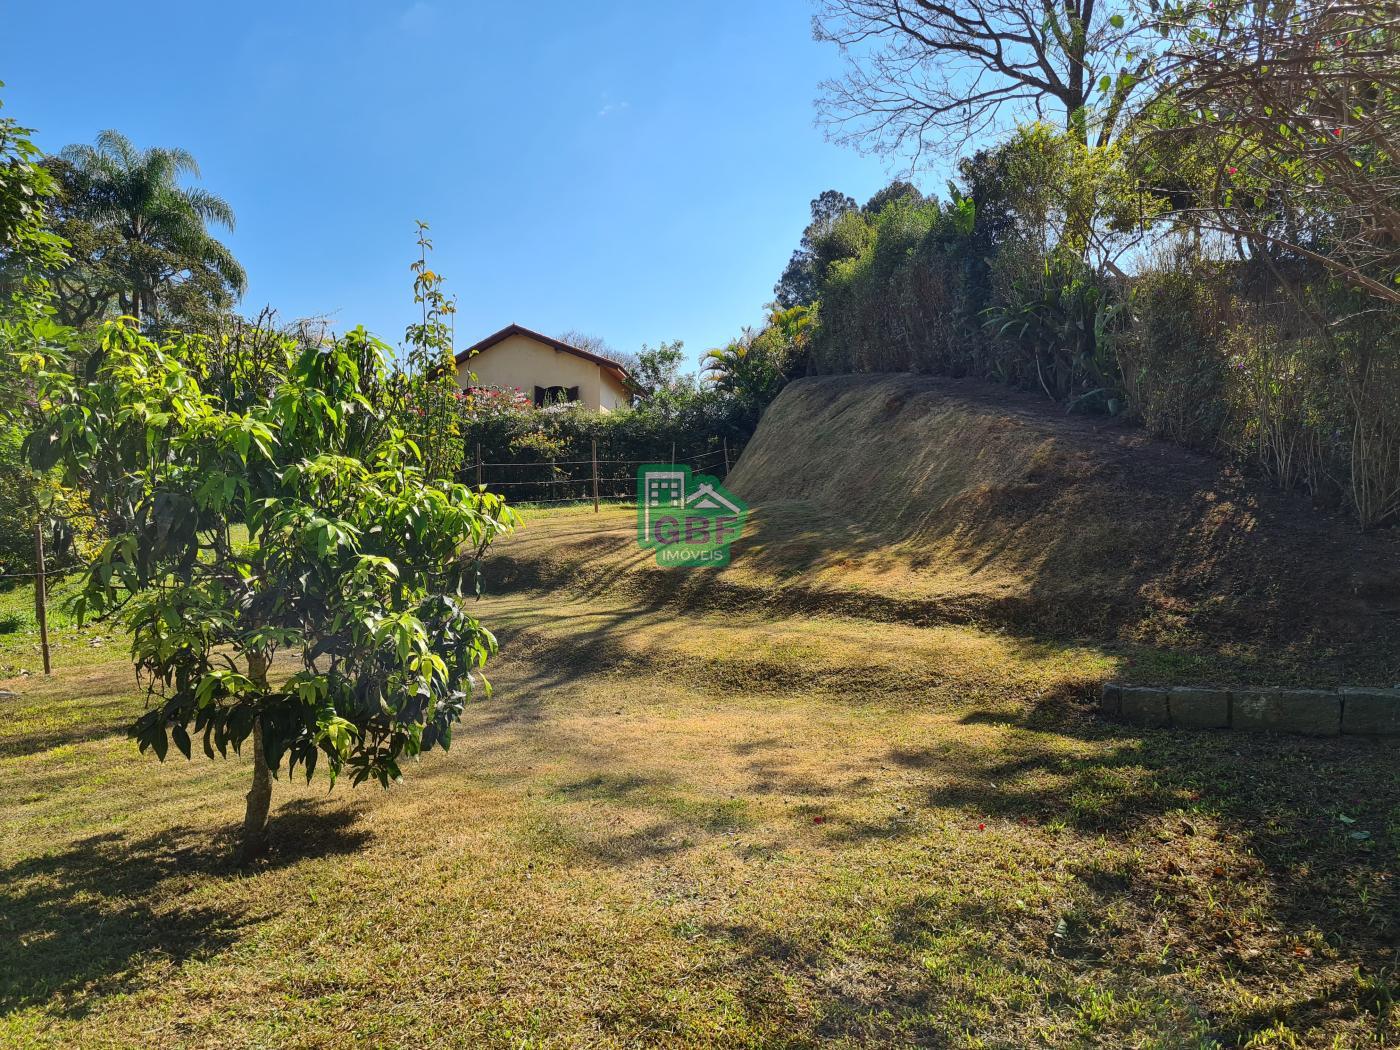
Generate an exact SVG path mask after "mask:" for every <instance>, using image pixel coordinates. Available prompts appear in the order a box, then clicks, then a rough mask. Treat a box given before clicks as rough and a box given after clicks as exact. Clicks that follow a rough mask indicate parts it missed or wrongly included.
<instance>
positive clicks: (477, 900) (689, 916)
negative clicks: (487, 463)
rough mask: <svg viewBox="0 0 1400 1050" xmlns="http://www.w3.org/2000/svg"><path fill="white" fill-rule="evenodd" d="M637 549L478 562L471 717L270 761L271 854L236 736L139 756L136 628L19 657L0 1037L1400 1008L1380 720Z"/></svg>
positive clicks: (1085, 1039)
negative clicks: (709, 593)
mask: <svg viewBox="0 0 1400 1050" xmlns="http://www.w3.org/2000/svg"><path fill="white" fill-rule="evenodd" d="M591 514H592V508H591V506H590V507H587V508H586V509H584V508H579V509H577V510H573V511H570V512H566V513H565V514H558V513H557V512H556V514H551V515H545V516H542V517H541V518H539V519H536V524H540V523H549V522H551V521H560V522H563V521H570V520H572V519H576V518H581V517H582V516H583V515H588V516H589V518H590V519H591ZM604 519H605V522H606V523H607V525H608V526H609V527H612V528H616V529H618V530H620V531H623V530H626V528H627V521H626V516H625V513H624V512H622V511H613V512H611V516H608V515H604ZM588 523H589V524H590V525H591V524H593V522H592V521H591V520H590V521H589V522H588ZM560 527H563V526H560ZM546 531H547V530H546ZM527 535H528V526H527V530H526V532H525V533H523V534H522V537H521V539H522V541H523V540H524V539H525V537H526V536H527ZM542 541H543V537H541V542H542ZM512 542H515V541H512ZM635 553H637V554H640V552H635ZM616 556H617V557H619V558H620V557H623V555H622V554H621V552H619V553H618V554H617V555H616ZM615 582H617V584H618V586H616V587H615V588H607V587H602V586H599V587H597V588H596V589H595V590H594V592H593V593H591V594H590V593H584V589H583V588H579V589H577V590H574V591H572V592H565V591H558V590H556V591H552V592H548V593H542V592H518V593H514V594H511V595H508V596H505V597H497V598H491V599H488V600H486V601H484V602H483V603H482V604H481V606H480V607H479V611H480V613H481V615H482V617H483V618H484V619H485V621H486V622H487V623H488V624H489V625H491V626H492V627H493V628H494V629H496V630H497V631H498V632H499V634H500V636H501V639H502V644H503V653H502V657H501V659H500V660H499V661H498V663H497V664H496V665H495V667H494V668H493V669H492V674H491V677H492V679H493V681H494V683H495V687H496V691H495V694H494V696H493V697H492V698H490V699H482V700H479V701H478V702H476V703H475V704H473V705H472V706H471V708H470V709H469V711H468V715H467V719H466V722H465V724H464V725H463V727H462V728H461V730H460V731H459V733H458V734H457V737H456V742H455V744H454V746H453V748H452V750H451V752H450V753H448V754H445V755H444V754H441V753H435V754H433V755H432V756H430V757H429V758H427V759H425V760H424V761H422V762H420V763H416V764H414V765H412V766H411V767H409V768H408V769H407V770H406V777H407V779H406V781H405V783H404V784H403V785H401V786H397V787H395V788H394V789H392V790H390V791H388V792H383V791H380V790H379V789H377V788H375V789H368V788H360V789H358V790H350V789H348V788H347V787H346V786H344V785H341V786H338V787H337V788H336V789H335V790H334V791H330V792H328V791H327V788H326V785H325V782H324V781H317V782H315V783H313V784H312V785H310V786H306V785H304V784H300V783H297V784H287V783H286V782H280V783H279V784H278V786H277V790H276V794H275V801H274V813H273V819H274V832H273V841H274V850H273V856H272V859H271V861H270V863H268V864H267V865H266V866H264V867H262V868H259V869H255V870H250V871H240V870H238V869H235V868H234V867H232V866H231V865H230V864H229V862H228V860H227V857H228V854H229V849H230V845H231V837H232V833H233V830H234V826H235V824H236V821H237V819H238V817H239V815H240V813H241V804H242V797H241V796H242V793H243V792H244V791H245V790H246V783H245V781H246V776H247V767H246V765H245V764H244V763H243V762H242V761H241V760H239V759H231V760H229V761H216V762H208V761H205V760H203V759H202V758H200V759H199V760H197V761H195V762H185V761H184V760H183V759H179V758H175V757H173V756H172V758H171V760H170V761H169V762H167V763H166V764H164V765H161V764H159V763H157V762H155V761H154V760H153V759H151V758H150V757H149V756H140V755H138V754H137V752H136V749H135V746H134V745H133V744H132V743H131V742H130V741H128V740H127V739H126V738H125V736H124V726H125V724H126V722H127V721H128V720H129V719H130V718H131V717H132V716H133V715H134V714H135V713H137V712H138V711H139V710H141V708H142V706H143V702H144V701H143V698H142V696H141V693H140V691H139V690H138V689H137V688H136V686H135V683H134V680H133V678H132V676H131V671H130V667H129V665H128V664H127V663H125V662H124V660H123V659H122V647H121V645H120V642H119V641H114V642H104V643H100V645H99V647H98V648H95V649H94V648H89V647H87V646H86V644H78V642H77V641H76V640H75V641H74V644H73V647H72V648H71V649H64V650H59V652H58V654H57V655H58V656H59V657H60V658H59V659H57V660H56V669H57V674H56V676H55V677H54V678H53V679H52V680H50V681H44V680H42V679H41V678H39V677H35V676H31V677H29V678H24V679H19V678H16V677H10V678H8V679H6V680H4V681H0V688H7V689H14V690H16V691H18V692H19V693H20V694H21V696H20V697H19V699H17V700H15V699H11V700H5V701H3V707H0V713H3V715H4V717H3V719H0V773H3V774H4V775H5V777H6V781H7V783H9V784H10V785H11V791H10V792H9V793H8V794H7V796H6V797H5V799H4V800H3V801H2V802H0V826H3V828H4V830H5V834H4V836H3V838H0V916H3V922H4V932H5V937H4V938H2V939H0V1004H3V1007H2V1008H0V1045H16V1046H25V1045H55V1046H69V1045H114V1046H149V1045H158V1044H162V1043H165V1044H175V1045H208V1046H221V1047H222V1046H266V1045H273V1044H289V1045H297V1046H326V1047H331V1046H336V1047H338V1046H344V1045H347V1044H349V1043H358V1042H364V1043H369V1044H371V1045H403V1046H409V1045H411V1046H500V1047H534V1046H579V1047H583V1046H587V1047H624V1046H655V1045H662V1046H693V1047H700V1046H705V1047H726V1048H728V1047H775V1046H786V1047H795V1046H816V1045H824V1046H846V1047H863V1046H872V1045H882V1046H908V1045H932V1046H953V1047H1021V1046H1036V1045H1044V1046H1058V1047H1080V1046H1088V1045H1102V1046H1113V1047H1118V1046H1157V1047H1181V1046H1200V1047H1207V1046H1213V1045H1220V1046H1243V1045H1246V1044H1248V1043H1249V1042H1250V1041H1251V1040H1254V1045H1261V1046H1269V1045H1290V1044H1289V1040H1292V1041H1293V1042H1295V1043H1296V1044H1297V1045H1300V1046H1328V1045H1334V1044H1335V1045H1340V1046H1362V1045H1372V1044H1374V1043H1375V1042H1376V1041H1377V1040H1379V1039H1389V1040H1391V1041H1392V1042H1393V1041H1395V1040H1396V1039H1397V1038H1400V1032H1397V1030H1396V1023H1395V1021H1396V1011H1395V1007H1394V997H1395V992H1396V989H1395V973H1396V970H1395V967H1396V959H1395V956H1394V951H1395V949H1394V943H1395V938H1396V936H1397V935H1400V929H1397V916H1400V896H1397V886H1396V884H1395V879H1394V872H1395V870H1396V862H1397V857H1398V856H1400V770H1398V768H1397V760H1396V757H1395V754H1394V749H1393V748H1389V747H1386V746H1385V745H1384V744H1382V743H1378V742H1375V741H1352V740H1332V741H1315V740H1304V739H1292V738H1278V739H1272V738H1266V737H1247V736H1242V735H1232V734H1227V733H1197V734H1170V733H1137V732H1132V731H1128V730H1124V729H1122V728H1118V727H1111V726H1108V725H1105V724H1102V723H1100V722H1099V721H1098V720H1097V719H1095V718H1094V717H1093V716H1092V714H1091V713H1090V712H1089V710H1088V707H1087V705H1086V704H1085V703H1084V702H1083V701H1084V698H1085V697H1087V696H1088V695H1089V693H1090V692H1091V691H1092V689H1093V687H1094V685H1095V684H1096V683H1097V682H1098V681H1100V680H1102V679H1103V678H1104V677H1105V676H1110V675H1115V674H1118V673H1120V672H1121V671H1122V669H1123V661H1124V660H1126V659H1147V658H1148V657H1147V656H1146V655H1144V654H1138V655H1132V654H1127V655H1125V653H1124V651H1121V650H1118V649H1112V650H1110V649H1107V648H1104V647H1101V646H1096V645H1093V644H1086V643H1071V642H1062V641H1054V640H1046V639H1038V638H1028V637H1021V636H1018V635H1016V634H1013V633H1008V632H1005V631H993V630H987V629H979V628H976V627H973V626H968V625H956V624H948V623H940V624H931V625H920V624H915V623H907V622H897V621H896V622H891V621H879V620H872V619H865V618H859V617H854V616H849V615H845V616H841V615H831V614H823V613H822V612H821V611H820V610H817V609H810V610H805V611H804V610H782V609H772V608H763V607H761V606H758V605H754V604H743V603H736V604H734V605H733V606H732V607H727V608H714V607H710V608H706V607H703V606H700V605H684V604H681V605H675V604H668V603H666V602H658V601H655V600H650V599H649V600H646V601H638V600H636V599H635V598H634V597H632V596H630V595H629V594H628V591H627V586H626V583H625V581H624V580H620V579H619V580H616V581H615ZM15 600H16V601H19V600H22V599H15ZM11 641H12V642H13V643H14V645H15V646H16V648H15V649H14V650H13V652H18V651H19V649H20V648H22V646H23V645H32V636H31V635H22V636H21V637H18V638H14V639H11ZM0 651H4V652H6V653H7V654H9V653H11V652H12V650H0ZM14 658H15V657H14V656H13V655H7V656H5V657H4V659H5V660H7V661H8V660H13V659H14ZM1343 817H1345V818H1346V819H1345V820H1343V819H1342V818H1343ZM1358 832H1364V833H1365V834H1364V836H1358V834H1357V833H1358ZM1368 1041H1369V1042H1368ZM1382 1045H1383V1044H1382Z"/></svg>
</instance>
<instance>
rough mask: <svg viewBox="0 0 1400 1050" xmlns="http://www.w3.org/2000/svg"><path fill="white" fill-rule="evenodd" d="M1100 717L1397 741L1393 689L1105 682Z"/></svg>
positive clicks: (1399, 724) (1399, 721)
mask: <svg viewBox="0 0 1400 1050" xmlns="http://www.w3.org/2000/svg"><path fill="white" fill-rule="evenodd" d="M1099 711H1100V712H1101V713H1102V714H1103V715H1104V716H1105V717H1106V718H1112V719H1116V720H1119V721H1123V722H1128V723H1130V724H1132V725H1138V726H1155V727H1167V726H1176V727H1181V728H1187V729H1254V730H1258V729H1267V730H1272V731H1274V732H1277V733H1305V734H1307V735H1308V736H1338V735H1340V734H1343V733H1345V734H1347V735H1348V736H1400V686H1398V687H1396V688H1395V689H1362V688H1352V687H1347V688H1342V689H1216V688H1203V687H1198V686H1176V687H1174V688H1170V689H1158V688H1151V687H1145V686H1132V685H1120V684H1118V683H1116V682H1109V683H1107V684H1105V685H1104V687H1103V696H1102V698H1101V700H1100V702H1099Z"/></svg>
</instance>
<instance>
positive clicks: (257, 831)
mask: <svg viewBox="0 0 1400 1050" xmlns="http://www.w3.org/2000/svg"><path fill="white" fill-rule="evenodd" d="M248 677H249V678H251V679H252V680H253V682H254V683H256V684H257V685H259V686H262V687H263V688H264V689H266V687H267V661H266V660H264V659H263V657H262V654H261V653H249V654H248ZM247 798H248V808H247V809H246V810H245V811H244V814H243V841H242V843H241V845H240V847H239V859H240V860H241V861H242V862H243V863H245V864H246V863H247V862H248V861H251V860H256V859H257V858H258V857H261V856H262V855H263V854H264V853H266V852H267V811H268V808H269V807H270V806H271V805H272V770H270V769H268V768H267V754H266V752H264V751H263V730H262V719H261V718H259V719H256V720H255V721H254V722H253V786H252V787H251V788H249V789H248V795H247Z"/></svg>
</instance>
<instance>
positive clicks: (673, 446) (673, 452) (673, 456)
mask: <svg viewBox="0 0 1400 1050" xmlns="http://www.w3.org/2000/svg"><path fill="white" fill-rule="evenodd" d="M675 465H676V443H675V442H674V441H672V442H671V466H673V467H674V466H675Z"/></svg>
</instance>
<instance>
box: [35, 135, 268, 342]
mask: <svg viewBox="0 0 1400 1050" xmlns="http://www.w3.org/2000/svg"><path fill="white" fill-rule="evenodd" d="M59 156H60V157H61V159H62V160H64V161H67V162H68V163H69V164H70V165H72V167H73V168H74V170H75V172H76V174H77V176H78V177H79V178H80V179H81V180H82V181H83V183H84V187H83V189H84V192H83V194H82V197H81V203H80V205H79V209H78V210H79V211H80V213H81V214H80V218H82V219H83V220H85V221H87V222H90V223H92V224H93V225H95V226H97V227H99V228H105V229H106V230H107V231H108V233H109V234H112V235H115V237H114V238H113V239H115V241H116V242H117V244H118V245H119V247H120V249H121V250H120V252H119V253H117V254H118V255H119V258H118V259H116V260H112V259H109V260H108V261H109V262H111V263H114V269H115V270H116V272H117V273H118V274H119V287H118V288H117V289H116V294H117V298H118V300H119V305H120V307H121V311H122V313H124V314H128V315H130V316H132V317H135V318H137V319H138V320H149V321H152V322H158V321H159V320H160V313H161V305H162V300H163V299H167V298H168V297H169V295H170V293H171V292H172V291H173V290H174V289H175V287H176V286H177V284H178V283H180V282H183V281H185V280H194V279H199V280H203V281H206V282H209V283H212V285H213V286H214V292H215V294H216V295H217V294H218V293H220V292H227V291H231V292H232V293H233V294H235V295H241V294H242V293H243V290H244V289H245V288H246V287H247V283H248V279H247V275H246V274H245V273H244V272H243V267H241V266H239V265H238V262H237V260H235V259H234V257H233V253H232V252H230V251H229V250H228V248H227V247H225V246H224V245H223V244H222V243H220V242H219V241H218V240H216V239H215V238H214V237H212V236H211V235H210V233H209V226H210V224H214V225H218V226H224V227H227V228H228V229H230V230H231V229H233V224H234V216H233V208H231V207H230V206H229V204H228V202H227V201H225V200H224V199H223V198H222V197H219V196H216V195H215V194H213V193H210V192H209V191H207V190H202V189H198V188H187V187H184V186H181V185H180V179H181V178H182V177H183V176H192V177H194V178H196V179H197V178H199V164H198V163H197V162H196V161H195V159H194V157H193V156H192V155H191V154H190V153H189V151H188V150H184V149H179V148H175V149H167V148H164V147H160V146H154V147H151V148H150V149H145V150H138V149H136V147H135V146H133V145H132V143H131V140H130V139H129V138H127V137H126V136H125V135H123V134H122V133H121V132H119V131H104V132H102V133H101V134H100V135H98V136H97V143H96V145H94V146H86V145H73V146H68V147H67V148H65V149H64V150H63V151H62V153H61V154H60V155H59Z"/></svg>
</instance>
